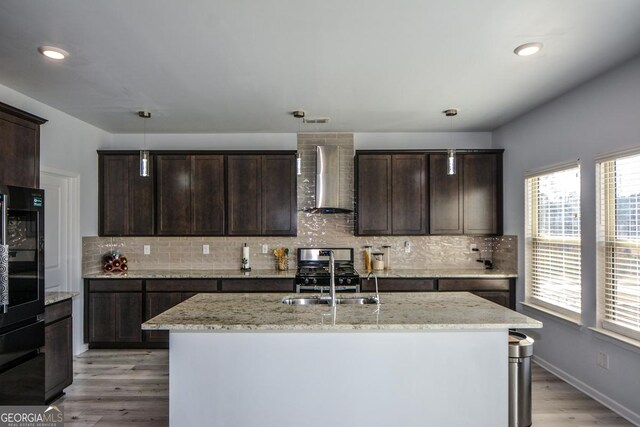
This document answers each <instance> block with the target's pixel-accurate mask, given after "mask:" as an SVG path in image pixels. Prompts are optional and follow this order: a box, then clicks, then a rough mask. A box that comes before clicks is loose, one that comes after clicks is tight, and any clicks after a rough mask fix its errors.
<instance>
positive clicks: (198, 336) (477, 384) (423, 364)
mask: <svg viewBox="0 0 640 427" xmlns="http://www.w3.org/2000/svg"><path fill="white" fill-rule="evenodd" d="M352 296H353V295H352ZM380 299H381V301H382V304H380V306H376V305H362V306H355V305H340V306H338V307H336V308H335V309H333V310H332V309H331V308H329V307H327V306H323V305H315V306H295V305H285V304H282V303H281V300H282V295H281V294H199V295H196V296H194V297H192V298H190V299H189V300H187V301H185V302H183V303H181V304H179V305H177V306H175V307H173V308H171V309H170V310H168V311H166V312H164V313H162V314H161V315H159V316H157V317H155V318H153V319H151V320H149V321H147V322H146V323H144V324H143V329H147V330H153V329H166V330H169V331H170V344H169V349H170V368H169V375H170V380H169V384H170V386H169V389H170V393H169V406H170V422H171V425H174V426H179V425H221V426H301V425H304V426H327V425H332V426H360V425H362V426H389V425H398V426H403V427H404V426H445V425H446V426H470V425H472V426H477V427H482V426H487V427H498V426H506V425H507V414H508V407H507V402H508V381H507V375H508V371H507V368H508V363H507V362H508V353H507V350H508V345H507V331H508V329H510V328H539V327H542V324H541V323H540V322H538V321H536V320H534V319H531V318H528V317H526V316H524V315H522V314H519V313H516V312H514V311H512V310H509V309H506V308H504V307H500V306H498V305H496V304H493V303H491V302H488V301H486V300H483V299H481V298H479V297H476V296H474V295H472V294H469V293H466V292H457V293H449V292H440V293H419V294H416V293H411V294H408V293H393V294H391V293H389V294H387V293H384V294H381V295H380Z"/></svg>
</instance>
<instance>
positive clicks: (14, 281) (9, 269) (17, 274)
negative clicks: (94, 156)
mask: <svg viewBox="0 0 640 427" xmlns="http://www.w3.org/2000/svg"><path fill="white" fill-rule="evenodd" d="M0 208H1V212H2V214H1V242H0V243H1V244H2V246H0V279H1V281H2V296H1V297H0V299H1V303H2V304H1V305H0V328H6V327H8V326H10V325H12V324H17V323H21V322H24V321H27V320H29V319H32V318H35V317H37V316H38V315H40V314H42V313H44V210H43V208H44V192H43V191H42V190H36V189H26V188H20V187H7V186H0Z"/></svg>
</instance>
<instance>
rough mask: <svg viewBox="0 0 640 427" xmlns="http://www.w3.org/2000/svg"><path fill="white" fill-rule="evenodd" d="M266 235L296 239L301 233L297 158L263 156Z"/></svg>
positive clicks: (264, 229) (263, 231) (263, 203)
mask: <svg viewBox="0 0 640 427" xmlns="http://www.w3.org/2000/svg"><path fill="white" fill-rule="evenodd" d="M261 190H262V191H261V192H262V194H261V195H262V201H261V202H262V212H261V214H262V235H266V236H295V235H297V233H298V201H297V175H296V158H295V156H294V155H265V156H262V189H261Z"/></svg>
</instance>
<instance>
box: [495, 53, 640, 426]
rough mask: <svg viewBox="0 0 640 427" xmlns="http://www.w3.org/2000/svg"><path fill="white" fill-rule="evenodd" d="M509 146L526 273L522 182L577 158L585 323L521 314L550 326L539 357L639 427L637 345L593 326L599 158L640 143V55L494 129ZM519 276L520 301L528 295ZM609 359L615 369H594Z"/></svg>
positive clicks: (512, 204)
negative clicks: (601, 357) (530, 173)
mask: <svg viewBox="0 0 640 427" xmlns="http://www.w3.org/2000/svg"><path fill="white" fill-rule="evenodd" d="M493 144H494V147H495V148H504V149H505V156H504V183H505V185H504V219H505V228H504V231H505V234H517V235H518V236H519V239H518V242H519V250H518V252H519V260H518V270H519V271H521V272H524V264H523V253H524V247H523V243H524V234H523V230H524V222H523V221H524V212H523V211H524V188H523V186H524V184H523V182H524V181H523V174H524V172H525V171H527V170H531V169H536V168H540V167H544V166H547V165H550V164H554V163H558V162H563V161H568V160H574V159H578V158H579V159H580V162H581V181H582V184H581V190H582V191H581V199H582V202H581V208H582V223H581V226H582V289H583V290H582V300H583V302H582V310H583V319H582V324H583V325H582V326H577V325H573V324H571V323H569V322H566V321H562V320H558V319H556V318H553V317H548V316H545V315H542V314H540V313H537V312H535V311H533V310H531V309H528V308H526V307H520V309H521V310H522V311H523V312H525V313H526V314H528V315H531V316H532V317H535V318H538V319H539V320H542V321H543V322H544V324H545V326H544V328H543V329H542V330H541V331H540V332H536V333H535V334H532V336H534V338H536V339H537V340H536V345H535V354H536V357H539V358H540V359H541V360H542V362H543V363H547V364H548V365H547V366H548V367H549V368H551V369H552V370H555V372H557V373H559V374H561V375H564V376H565V378H568V379H569V380H571V381H572V382H573V383H574V385H576V386H579V388H582V389H583V390H585V391H587V392H589V393H590V394H592V395H593V396H595V397H597V398H599V400H601V401H603V403H606V404H608V405H610V406H612V407H614V409H616V410H617V411H619V412H620V413H622V414H623V415H625V416H627V417H628V418H630V419H632V421H634V422H635V423H636V424H640V348H636V347H633V346H630V345H627V344H622V343H620V342H619V341H617V340H615V339H607V338H604V337H603V336H602V335H600V334H598V333H597V332H594V331H592V330H590V329H588V327H595V326H596V311H595V305H596V258H595V252H596V249H595V248H596V217H595V170H594V169H595V166H594V156H595V155H596V154H598V153H606V152H610V151H614V150H617V149H621V148H625V147H630V146H640V57H637V58H635V59H634V60H632V61H630V62H628V63H626V64H623V65H622V66H620V67H617V68H616V69H614V70H612V71H610V72H608V73H606V74H604V75H602V76H600V77H598V78H596V79H594V80H592V81H590V82H588V83H586V84H584V85H582V86H580V87H578V88H576V89H574V90H572V91H570V92H568V93H567V94H565V95H563V96H561V97H559V98H556V99H555V100H553V101H552V102H549V103H548V104H546V105H543V106H541V107H539V108H537V109H535V110H533V111H531V112H529V113H527V114H525V115H524V116H522V117H520V118H518V119H516V120H514V121H512V122H510V123H508V124H507V125H505V126H502V127H501V128H499V129H497V130H496V131H495V132H494V134H493ZM523 287H524V280H523V277H522V275H521V277H520V279H518V287H517V290H518V292H517V297H518V301H522V300H523V298H524V288H523ZM598 351H602V352H605V353H607V354H608V355H609V359H610V369H609V370H605V369H603V368H600V367H598V366H597V365H596V356H597V352H598Z"/></svg>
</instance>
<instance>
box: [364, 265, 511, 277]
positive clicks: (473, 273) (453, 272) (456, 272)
mask: <svg viewBox="0 0 640 427" xmlns="http://www.w3.org/2000/svg"><path fill="white" fill-rule="evenodd" d="M373 273H374V274H375V275H376V276H378V278H379V279H382V278H390V279H391V278H396V279H398V278H413V277H423V278H449V277H456V278H458V277H459V278H482V279H506V278H514V277H518V274H517V273H514V272H509V271H503V270H499V269H492V270H487V269H484V268H466V269H465V268H425V269H398V270H394V269H392V270H373ZM360 277H366V273H364V272H363V273H361V274H360Z"/></svg>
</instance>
